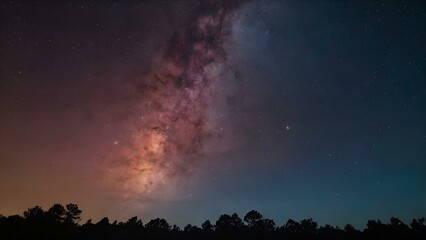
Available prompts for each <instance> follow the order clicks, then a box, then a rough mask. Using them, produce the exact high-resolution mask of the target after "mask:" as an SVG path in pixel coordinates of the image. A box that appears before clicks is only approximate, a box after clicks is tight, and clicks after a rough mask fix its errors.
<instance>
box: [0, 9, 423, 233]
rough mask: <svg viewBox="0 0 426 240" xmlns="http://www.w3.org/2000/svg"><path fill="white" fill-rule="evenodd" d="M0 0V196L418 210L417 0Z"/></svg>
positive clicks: (331, 216)
mask: <svg viewBox="0 0 426 240" xmlns="http://www.w3.org/2000/svg"><path fill="white" fill-rule="evenodd" d="M0 6H1V9H0V214H3V215H6V216H7V215H11V214H22V212H23V211H25V210H26V209H27V208H29V207H33V206H35V205H40V206H42V207H43V208H44V209H45V210H47V209H48V208H49V207H50V206H51V205H53V204H54V203H62V204H67V203H76V204H78V206H79V207H80V209H82V210H83V215H82V217H83V221H86V220H87V219H89V218H92V219H93V220H94V221H98V220H99V219H100V218H101V217H104V216H108V217H109V218H110V219H118V220H126V219H128V218H130V217H132V216H138V217H140V218H142V220H143V221H144V222H147V221H149V219H151V218H155V217H164V218H166V219H167V220H168V221H169V222H171V223H175V224H178V225H180V226H184V225H185V224H187V223H190V224H196V225H199V224H201V223H202V222H203V221H204V220H206V219H210V220H212V221H215V220H216V219H217V218H218V217H219V216H220V215H221V214H223V213H233V212H236V213H238V214H239V215H240V216H244V214H245V213H246V212H248V211H249V210H252V209H255V210H258V211H259V212H261V213H262V214H263V215H264V216H265V217H267V218H272V219H274V220H275V222H276V224H277V225H278V226H281V225H283V224H284V223H285V222H286V221H287V219H289V218H292V219H295V220H301V219H304V218H310V217H312V218H314V220H316V221H318V223H319V224H325V223H329V224H332V225H339V226H343V225H344V224H346V223H352V224H353V225H354V226H355V227H358V228H364V227H365V223H366V222H367V220H368V219H378V218H380V219H382V220H383V221H385V222H386V221H387V220H388V219H389V218H390V217H391V216H395V217H398V218H400V219H401V220H403V221H405V222H408V221H409V220H411V219H412V218H414V217H416V218H418V217H422V216H424V215H425V213H426V74H425V73H426V69H425V65H426V4H425V3H424V2H421V1H419V2H415V1H409V2H406V1H395V2H391V1H384V2H367V1H355V2H350V1H343V2H339V1H302V2H298V1H252V2H250V1H248V2H240V1H224V2H218V1H213V2H210V1H202V2H199V1H147V2H138V1H129V2H122V1H120V2H119V1H117V2H113V1H99V2H87V1H85V2H80V3H79V2H77V1H70V2H60V1H46V2H37V1H28V2H15V1H4V2H2V3H1V4H0Z"/></svg>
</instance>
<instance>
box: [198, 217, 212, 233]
mask: <svg viewBox="0 0 426 240" xmlns="http://www.w3.org/2000/svg"><path fill="white" fill-rule="evenodd" d="M201 229H202V230H203V231H205V232H212V231H213V230H214V226H213V225H212V223H211V222H210V221H209V220H206V221H204V222H203V224H201Z"/></svg>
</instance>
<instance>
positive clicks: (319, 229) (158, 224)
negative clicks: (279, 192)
mask: <svg viewBox="0 0 426 240" xmlns="http://www.w3.org/2000/svg"><path fill="white" fill-rule="evenodd" d="M81 214H82V211H81V210H80V209H79V208H78V206H77V205H76V204H73V203H70V204H67V205H65V206H63V205H61V204H54V205H53V206H52V207H51V208H49V209H48V210H47V211H44V210H43V209H42V208H41V207H39V206H35V207H33V208H29V209H28V210H27V211H25V212H24V213H23V216H21V215H11V216H8V217H5V216H3V215H0V238H2V239H178V240H180V239H182V240H183V239H189V240H190V239H295V240H302V239H318V240H322V239H324V240H325V239H327V240H329V239H331V240H332V239H354V240H355V239H371V240H373V239H415V240H417V239H419V240H420V239H422V240H424V239H426V220H425V218H424V217H423V218H420V219H413V220H412V221H411V223H410V224H409V225H407V224H405V223H404V222H402V221H401V220H399V219H398V218H395V217H392V218H390V221H389V223H387V224H386V223H382V222H381V221H380V220H368V222H367V224H366V228H365V229H363V230H358V229H355V228H354V227H353V226H352V225H350V224H347V225H345V227H344V228H343V229H341V228H339V227H334V226H331V225H329V224H326V225H324V226H318V223H317V222H315V221H314V220H312V218H310V219H303V220H301V221H294V220H292V219H289V220H288V221H287V222H286V223H285V224H284V225H282V226H277V225H276V224H275V222H274V221H273V220H272V219H268V218H264V217H263V216H262V214H261V213H259V212H258V211H255V210H252V211H249V212H248V213H247V214H245V216H244V217H243V218H242V219H241V218H240V217H239V216H238V214H236V213H234V214H231V215H229V214H222V215H221V216H220V217H219V219H218V220H216V222H215V223H214V224H213V223H212V222H210V221H209V220H206V221H205V222H203V223H202V224H201V226H193V225H190V224H188V225H186V226H185V227H184V228H183V229H181V228H179V227H178V226H176V225H171V224H169V223H168V222H167V221H166V220H165V219H164V218H155V219H152V220H150V221H149V222H147V223H146V224H143V222H142V220H141V219H138V217H132V218H130V219H128V220H127V221H124V222H118V221H116V220H115V221H113V222H110V220H109V219H108V217H104V218H102V219H101V220H100V221H99V222H97V223H93V222H92V220H91V219H89V220H88V221H87V222H86V223H84V224H81V222H80V221H81Z"/></svg>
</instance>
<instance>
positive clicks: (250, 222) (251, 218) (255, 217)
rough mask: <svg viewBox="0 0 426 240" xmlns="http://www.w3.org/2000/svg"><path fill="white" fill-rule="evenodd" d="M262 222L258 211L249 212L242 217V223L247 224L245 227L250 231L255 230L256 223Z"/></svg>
mask: <svg viewBox="0 0 426 240" xmlns="http://www.w3.org/2000/svg"><path fill="white" fill-rule="evenodd" d="M262 220H263V216H262V214H260V213H259V212H258V211H255V210H251V211H250V212H248V213H247V214H246V215H245V216H244V222H246V223H247V226H248V227H249V228H250V229H255V228H256V226H257V225H258V223H259V222H260V221H262Z"/></svg>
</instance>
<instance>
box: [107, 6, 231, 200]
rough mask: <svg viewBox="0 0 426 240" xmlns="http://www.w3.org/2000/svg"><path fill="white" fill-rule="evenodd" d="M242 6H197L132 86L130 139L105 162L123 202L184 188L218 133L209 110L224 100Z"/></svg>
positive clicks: (128, 121) (127, 122)
mask: <svg viewBox="0 0 426 240" xmlns="http://www.w3.org/2000/svg"><path fill="white" fill-rule="evenodd" d="M238 6H239V4H238V3H236V2H232V3H228V2H216V1H214V2H211V3H210V2H204V3H201V4H199V5H198V6H197V7H196V8H195V9H194V10H193V12H192V14H191V16H190V17H189V18H188V19H187V21H185V24H184V25H183V26H182V27H181V28H179V29H175V31H174V33H173V35H172V37H171V38H170V39H169V40H168V43H167V44H166V47H165V48H164V49H160V50H159V52H158V54H157V55H156V56H155V58H154V59H153V62H152V63H151V66H150V68H149V69H148V70H147V71H146V72H144V73H143V74H142V76H137V77H136V80H135V81H134V82H133V84H132V85H131V86H132V87H131V88H132V89H131V91H130V92H131V93H130V94H131V95H132V98H131V99H132V101H134V104H133V105H132V108H131V110H129V112H128V113H127V114H128V116H129V117H127V118H125V120H123V122H122V124H123V125H125V134H124V135H123V137H122V140H120V141H117V142H115V144H116V145H117V147H116V148H115V150H114V152H113V153H111V156H110V157H108V158H109V160H108V161H107V164H106V172H107V174H106V175H107V177H108V178H109V179H111V181H112V182H113V183H115V184H114V185H115V187H117V188H118V189H120V191H121V192H122V193H123V195H124V196H125V197H129V198H134V197H139V198H144V197H150V196H153V195H155V194H157V193H162V192H163V191H167V190H168V189H170V188H171V187H172V186H176V184H180V183H182V182H184V181H185V178H187V177H188V176H191V174H192V172H193V171H194V168H196V167H197V164H198V162H199V161H200V159H202V156H203V153H204V148H205V146H204V143H205V141H206V140H207V139H209V138H212V137H217V136H218V135H219V133H220V129H217V124H215V121H216V119H215V118H217V114H215V113H213V114H210V112H209V110H211V109H213V108H212V107H215V105H218V104H219V101H220V100H219V99H217V98H219V96H220V95H219V94H217V92H218V91H220V87H221V86H218V85H219V84H220V82H219V81H218V79H217V78H219V77H223V75H221V72H223V71H224V70H223V69H225V68H229V66H224V65H226V64H227V63H226V56H227V55H226V52H225V49H224V42H225V41H226V40H227V37H229V35H230V34H231V32H230V31H231V28H230V26H231V25H230V22H231V21H232V20H233V18H234V17H235V12H234V10H235V9H236V8H237V7H238ZM230 81H232V78H231V79H230ZM217 110H218V108H217V106H216V107H215V108H214V111H217ZM219 115H220V113H219Z"/></svg>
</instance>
